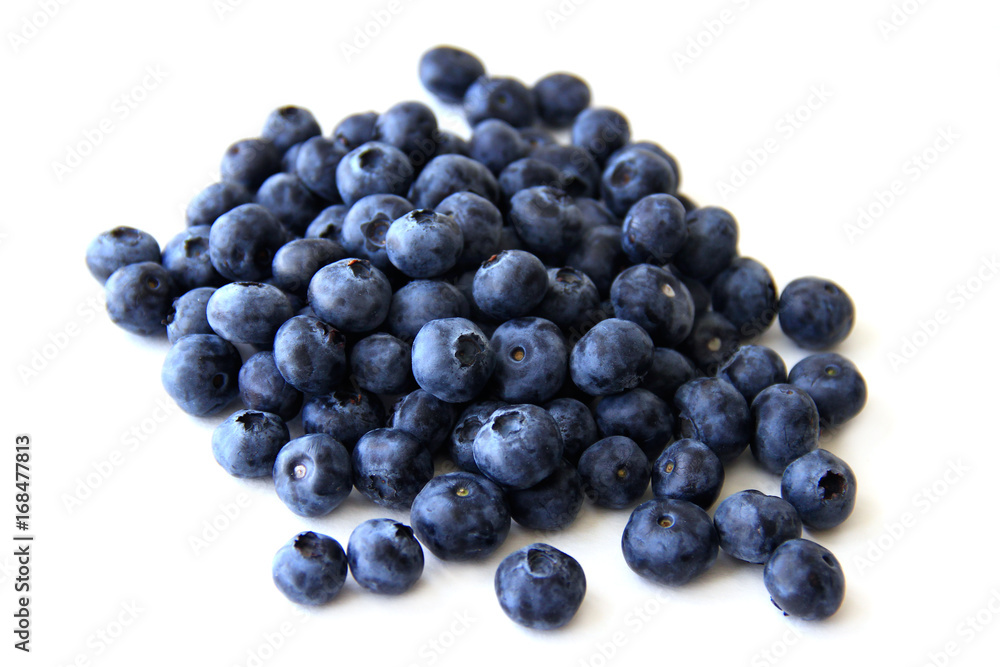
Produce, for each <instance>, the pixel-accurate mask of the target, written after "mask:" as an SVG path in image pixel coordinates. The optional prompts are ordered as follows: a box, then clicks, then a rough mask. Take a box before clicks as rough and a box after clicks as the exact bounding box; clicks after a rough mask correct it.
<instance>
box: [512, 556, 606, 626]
mask: <svg viewBox="0 0 1000 667" xmlns="http://www.w3.org/2000/svg"><path fill="white" fill-rule="evenodd" d="M493 588H494V590H495V591H496V594H497V600H499V602H500V608H501V609H503V613H505V614H507V617H508V618H510V620H512V621H514V622H515V623H517V624H519V625H523V626H524V627H526V628H531V629H533V630H554V629H556V628H561V627H562V626H564V625H566V624H567V623H569V622H570V620H572V618H573V616H575V615H576V611H577V609H579V608H580V605H581V604H582V603H583V596H584V595H585V594H586V592H587V578H586V576H584V574H583V568H582V567H581V566H580V563H578V562H577V560H576V559H575V558H573V557H572V556H570V555H569V554H565V553H563V552H562V551H559V550H558V549H556V548H555V547H551V546H549V545H548V544H541V543H535V544H529V545H528V546H526V547H524V548H522V549H518V550H517V551H515V552H514V553H512V554H510V555H509V556H507V557H506V558H504V559H503V560H502V561H500V565H499V566H498V567H497V573H496V576H495V577H494V579H493Z"/></svg>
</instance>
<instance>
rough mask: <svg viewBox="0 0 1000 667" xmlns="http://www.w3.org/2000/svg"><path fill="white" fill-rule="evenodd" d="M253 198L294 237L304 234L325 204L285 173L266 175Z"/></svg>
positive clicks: (294, 178) (296, 177) (296, 178)
mask: <svg viewBox="0 0 1000 667" xmlns="http://www.w3.org/2000/svg"><path fill="white" fill-rule="evenodd" d="M255 199H256V201H257V203H258V204H260V205H261V206H263V207H264V208H266V209H267V210H268V211H270V212H271V214H272V215H273V216H274V217H275V218H277V219H278V221H279V222H280V223H281V224H283V225H285V227H287V228H288V229H289V230H291V231H292V232H293V233H295V234H305V231H306V228H307V227H309V223H310V222H312V221H313V219H314V218H315V217H316V216H317V215H318V214H319V212H320V211H322V210H323V208H324V207H325V206H326V205H327V202H326V201H325V200H324V199H322V198H320V197H318V196H316V195H315V194H313V192H312V191H311V190H310V189H309V188H307V187H306V186H305V184H304V183H303V182H302V180H301V179H300V178H299V177H298V176H296V175H295V174H286V173H281V174H274V175H273V176H269V177H268V179H267V180H266V181H264V183H263V184H262V185H261V186H260V189H259V190H257V195H256V197H255Z"/></svg>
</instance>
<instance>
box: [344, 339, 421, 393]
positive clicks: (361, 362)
mask: <svg viewBox="0 0 1000 667" xmlns="http://www.w3.org/2000/svg"><path fill="white" fill-rule="evenodd" d="M410 364H411V360H410V344H409V343H407V342H406V341H403V340H400V339H399V338H396V337H395V336H393V335H391V334H387V333H375V334H372V335H370V336H367V337H365V338H362V339H361V340H359V341H358V342H357V343H355V344H354V346H353V347H352V348H351V353H350V365H351V376H352V377H353V378H354V379H355V381H357V383H358V386H359V387H361V388H362V389H364V390H366V391H370V392H372V393H373V394H379V395H380V396H392V395H395V394H402V393H404V392H406V391H408V390H409V389H410V388H411V387H412V386H413V384H414V382H413V374H412V372H411V371H410Z"/></svg>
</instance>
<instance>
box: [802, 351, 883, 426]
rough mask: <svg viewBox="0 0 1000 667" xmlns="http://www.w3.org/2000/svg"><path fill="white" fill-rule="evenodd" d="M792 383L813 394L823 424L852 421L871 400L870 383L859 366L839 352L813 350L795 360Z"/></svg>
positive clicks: (837, 424)
mask: <svg viewBox="0 0 1000 667" xmlns="http://www.w3.org/2000/svg"><path fill="white" fill-rule="evenodd" d="M788 383H789V384H793V385H795V386H796V387H798V388H799V389H802V390H804V391H805V392H806V393H807V394H809V396H810V397H812V399H813V402H814V403H816V409H817V410H818V411H819V418H820V423H821V425H822V427H823V428H830V427H834V426H840V425H841V424H843V423H845V422H847V421H850V420H851V419H853V418H854V417H855V416H857V414H858V413H859V412H861V410H862V409H863V408H864V407H865V403H866V402H867V401H868V387H867V385H866V384H865V379H864V378H863V377H862V376H861V373H860V372H859V371H858V367H857V366H855V365H854V363H853V362H851V360H850V359H847V358H846V357H842V356H840V355H839V354H836V353H835V352H827V353H824V354H812V355H809V356H808V357H806V358H805V359H803V360H802V361H800V362H799V363H797V364H795V365H794V366H792V370H790V371H789V372H788Z"/></svg>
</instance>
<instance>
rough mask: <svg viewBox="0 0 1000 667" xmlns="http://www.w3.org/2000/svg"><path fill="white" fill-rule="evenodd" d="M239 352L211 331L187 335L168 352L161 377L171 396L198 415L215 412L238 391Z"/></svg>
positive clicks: (234, 396) (182, 406)
mask: <svg viewBox="0 0 1000 667" xmlns="http://www.w3.org/2000/svg"><path fill="white" fill-rule="evenodd" d="M240 363H241V360H240V353H239V351H238V350H237V349H236V348H235V347H234V346H233V345H232V344H231V343H229V342H228V341H225V340H223V339H222V338H219V337H218V336H214V335H212V334H191V335H190V336H184V337H183V338H181V339H180V340H178V341H177V343H176V344H175V345H174V346H173V347H171V348H170V350H169V351H168V352H167V357H166V359H164V360H163V370H162V371H161V373H160V379H161V381H162V382H163V388H164V389H166V391H167V394H169V395H170V398H172V399H174V400H175V401H176V402H177V405H178V406H179V407H180V409H181V410H183V411H184V412H186V413H188V414H190V415H194V416H196V417H205V416H207V415H211V414H215V413H216V412H218V411H219V410H221V409H222V408H224V407H226V405H228V404H229V402H230V401H232V400H233V399H234V398H236V396H237V395H238V393H239V384H238V380H237V377H238V375H239V372H240Z"/></svg>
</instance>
